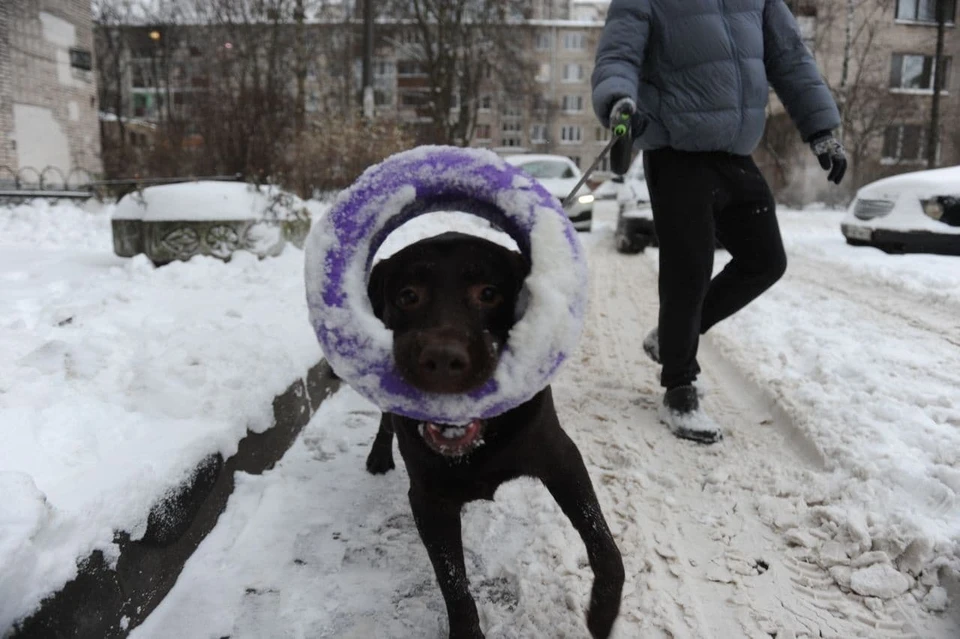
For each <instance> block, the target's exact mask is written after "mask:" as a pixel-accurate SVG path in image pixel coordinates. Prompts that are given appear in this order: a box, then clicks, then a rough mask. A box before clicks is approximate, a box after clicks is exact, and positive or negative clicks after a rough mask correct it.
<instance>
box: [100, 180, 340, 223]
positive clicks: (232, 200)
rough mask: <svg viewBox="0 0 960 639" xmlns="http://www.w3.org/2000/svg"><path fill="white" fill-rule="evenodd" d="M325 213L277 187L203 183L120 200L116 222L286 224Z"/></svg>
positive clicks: (155, 189) (153, 190)
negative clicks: (191, 221)
mask: <svg viewBox="0 0 960 639" xmlns="http://www.w3.org/2000/svg"><path fill="white" fill-rule="evenodd" d="M321 212H322V211H321V209H320V207H319V205H318V204H317V203H316V202H305V201H304V200H301V199H300V198H298V197H297V196H296V195H293V194H292V193H288V192H286V191H283V190H281V189H279V188H277V187H275V186H267V185H264V186H260V187H258V186H256V185H253V184H247V183H245V182H221V181H213V180H201V181H197V182H180V183H177V184H162V185H158V186H148V187H146V188H144V189H143V190H142V191H134V192H132V193H129V194H127V195H125V196H124V197H123V198H121V200H120V202H119V203H118V204H117V208H116V211H114V213H113V217H114V218H115V219H133V220H140V219H142V220H144V221H147V222H164V221H184V220H259V219H268V220H286V219H294V218H301V219H303V218H309V217H310V216H311V215H313V216H316V215H318V214H320V213H321Z"/></svg>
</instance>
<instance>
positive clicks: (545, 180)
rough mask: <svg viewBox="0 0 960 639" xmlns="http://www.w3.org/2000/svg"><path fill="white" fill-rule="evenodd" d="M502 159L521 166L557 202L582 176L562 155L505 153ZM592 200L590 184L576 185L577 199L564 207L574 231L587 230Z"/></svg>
mask: <svg viewBox="0 0 960 639" xmlns="http://www.w3.org/2000/svg"><path fill="white" fill-rule="evenodd" d="M503 159H504V160H506V161H507V162H509V163H510V164H512V165H514V166H517V167H520V168H521V169H523V170H524V171H525V172H526V173H527V174H529V175H530V177H532V178H534V179H536V180H537V181H538V182H540V184H542V185H543V187H544V188H545V189H547V191H549V192H550V194H551V195H553V196H554V197H556V198H557V199H558V200H560V201H561V202H562V201H563V200H564V199H565V198H566V197H567V196H568V195H569V194H570V191H572V190H573V187H574V186H576V185H577V182H579V181H580V178H581V176H582V175H583V174H582V173H580V169H579V168H578V167H577V165H576V163H575V162H574V161H573V160H571V159H570V158H568V157H565V156H563V155H536V154H529V155H508V156H505V157H504V158H503ZM595 199H596V197H595V196H594V194H593V191H592V190H591V189H590V187H588V186H587V185H586V184H584V185H583V186H581V187H580V191H579V192H578V194H577V198H576V199H575V200H574V201H573V202H572V203H571V204H570V205H569V206H567V207H566V208H565V211H566V213H567V217H568V218H570V222H571V223H572V224H573V228H575V229H577V230H578V231H589V230H590V227H591V226H593V202H594V200H595Z"/></svg>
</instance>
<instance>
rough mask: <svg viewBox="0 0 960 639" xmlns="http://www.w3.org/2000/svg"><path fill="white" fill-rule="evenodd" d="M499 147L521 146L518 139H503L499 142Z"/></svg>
mask: <svg viewBox="0 0 960 639" xmlns="http://www.w3.org/2000/svg"><path fill="white" fill-rule="evenodd" d="M500 146H521V144H520V138H503V139H502V140H500Z"/></svg>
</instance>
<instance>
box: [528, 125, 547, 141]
mask: <svg viewBox="0 0 960 639" xmlns="http://www.w3.org/2000/svg"><path fill="white" fill-rule="evenodd" d="M530 141H531V142H532V143H534V144H546V143H547V142H548V139H547V125H546V124H534V125H533V126H531V127H530Z"/></svg>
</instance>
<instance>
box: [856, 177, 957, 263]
mask: <svg viewBox="0 0 960 639" xmlns="http://www.w3.org/2000/svg"><path fill="white" fill-rule="evenodd" d="M840 230H841V232H842V233H843V235H844V237H845V238H847V243H848V244H852V245H854V246H875V247H877V248H879V249H881V250H883V251H886V252H888V253H940V254H943V255H960V166H952V167H947V168H943V169H933V170H929V171H916V172H913V173H904V174H902V175H895V176H893V177H888V178H884V179H882V180H878V181H876V182H872V183H870V184H868V185H866V186H864V187H863V188H861V189H860V190H859V191H857V197H856V199H854V201H853V202H852V203H851V204H850V207H849V208H848V209H847V215H846V216H845V217H844V219H843V221H842V222H841V224H840Z"/></svg>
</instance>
